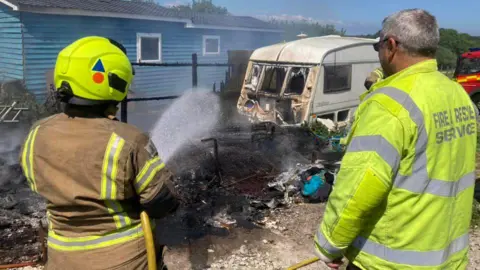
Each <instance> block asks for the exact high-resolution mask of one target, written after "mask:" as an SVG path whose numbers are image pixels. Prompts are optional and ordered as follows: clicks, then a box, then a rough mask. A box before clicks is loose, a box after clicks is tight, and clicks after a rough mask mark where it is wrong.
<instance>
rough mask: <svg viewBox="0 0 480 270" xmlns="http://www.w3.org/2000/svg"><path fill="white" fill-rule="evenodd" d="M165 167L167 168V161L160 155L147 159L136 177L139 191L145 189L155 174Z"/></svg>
mask: <svg viewBox="0 0 480 270" xmlns="http://www.w3.org/2000/svg"><path fill="white" fill-rule="evenodd" d="M163 168H165V163H163V161H162V160H161V159H160V157H155V158H152V159H150V160H149V161H147V163H146V164H145V166H143V168H142V170H141V172H140V173H139V174H138V176H137V178H136V179H135V190H136V191H137V193H141V192H142V191H143V190H145V188H146V187H147V186H148V184H150V182H151V181H152V179H153V178H154V177H155V175H156V174H157V173H158V172H159V171H160V170H162V169H163Z"/></svg>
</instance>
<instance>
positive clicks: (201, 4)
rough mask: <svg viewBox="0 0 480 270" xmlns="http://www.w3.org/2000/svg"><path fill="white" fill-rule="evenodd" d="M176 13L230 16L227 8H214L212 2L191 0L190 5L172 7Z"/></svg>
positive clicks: (208, 0) (210, 0)
mask: <svg viewBox="0 0 480 270" xmlns="http://www.w3.org/2000/svg"><path fill="white" fill-rule="evenodd" d="M172 9H176V10H178V11H194V12H201V13H208V14H220V15H230V13H229V12H228V10H227V8H225V7H221V6H216V5H214V4H213V2H212V0H192V3H191V4H186V5H178V6H174V7H172Z"/></svg>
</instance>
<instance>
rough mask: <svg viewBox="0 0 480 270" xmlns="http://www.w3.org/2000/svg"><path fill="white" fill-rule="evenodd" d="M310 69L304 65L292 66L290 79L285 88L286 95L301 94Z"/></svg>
mask: <svg viewBox="0 0 480 270" xmlns="http://www.w3.org/2000/svg"><path fill="white" fill-rule="evenodd" d="M309 71H310V69H309V68H305V67H294V68H292V69H291V71H290V76H289V77H290V79H289V82H288V85H287V88H286V89H285V94H286V95H301V94H302V93H303V89H304V88H305V82H306V81H307V78H308V73H309Z"/></svg>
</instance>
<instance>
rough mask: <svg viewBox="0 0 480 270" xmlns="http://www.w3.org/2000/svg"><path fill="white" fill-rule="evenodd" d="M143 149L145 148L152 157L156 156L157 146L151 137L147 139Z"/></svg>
mask: <svg viewBox="0 0 480 270" xmlns="http://www.w3.org/2000/svg"><path fill="white" fill-rule="evenodd" d="M145 150H147V152H148V153H149V154H150V157H152V158H153V157H155V156H158V151H157V148H156V147H155V144H154V143H153V141H152V140H151V139H150V140H148V144H147V145H146V146H145Z"/></svg>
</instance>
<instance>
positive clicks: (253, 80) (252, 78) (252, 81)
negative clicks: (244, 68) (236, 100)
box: [246, 64, 262, 89]
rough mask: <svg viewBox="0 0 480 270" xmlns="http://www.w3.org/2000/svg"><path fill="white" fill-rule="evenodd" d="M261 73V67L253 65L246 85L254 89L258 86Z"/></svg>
mask: <svg viewBox="0 0 480 270" xmlns="http://www.w3.org/2000/svg"><path fill="white" fill-rule="evenodd" d="M261 71H262V67H261V66H260V65H256V64H255V65H253V66H252V71H251V72H250V74H249V76H248V79H247V82H246V85H249V86H252V87H253V89H255V88H256V87H257V85H258V80H259V79H260V74H261Z"/></svg>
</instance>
